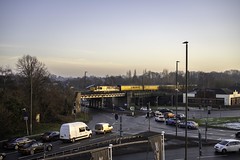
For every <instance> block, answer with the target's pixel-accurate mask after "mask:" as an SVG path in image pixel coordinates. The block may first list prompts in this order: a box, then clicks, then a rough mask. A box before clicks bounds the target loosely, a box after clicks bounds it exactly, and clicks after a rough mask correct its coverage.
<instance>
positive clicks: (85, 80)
mask: <svg viewBox="0 0 240 160" xmlns="http://www.w3.org/2000/svg"><path fill="white" fill-rule="evenodd" d="M86 84H87V71H85V72H84V86H83V87H84V90H85V89H86Z"/></svg>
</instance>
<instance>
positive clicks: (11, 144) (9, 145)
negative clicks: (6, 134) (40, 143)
mask: <svg viewBox="0 0 240 160" xmlns="http://www.w3.org/2000/svg"><path fill="white" fill-rule="evenodd" d="M31 141H33V140H32V139H29V138H27V137H16V138H11V139H9V140H8V141H7V142H4V143H3V148H5V149H16V150H17V149H18V147H20V146H22V145H24V144H26V143H29V142H31Z"/></svg>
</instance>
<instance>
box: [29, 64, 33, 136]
mask: <svg viewBox="0 0 240 160" xmlns="http://www.w3.org/2000/svg"><path fill="white" fill-rule="evenodd" d="M32 65H33V64H32V63H31V72H30V87H31V89H30V135H32V132H33V82H32V81H33V80H32V76H33V75H32V74H33V66H32Z"/></svg>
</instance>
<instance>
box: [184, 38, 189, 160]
mask: <svg viewBox="0 0 240 160" xmlns="http://www.w3.org/2000/svg"><path fill="white" fill-rule="evenodd" d="M183 44H185V45H186V76H185V78H186V84H185V90H186V91H185V92H186V95H185V96H186V97H185V101H186V102H185V103H186V107H185V115H186V118H185V160H187V147H188V139H187V119H188V115H187V111H188V94H187V93H188V41H185V42H183Z"/></svg>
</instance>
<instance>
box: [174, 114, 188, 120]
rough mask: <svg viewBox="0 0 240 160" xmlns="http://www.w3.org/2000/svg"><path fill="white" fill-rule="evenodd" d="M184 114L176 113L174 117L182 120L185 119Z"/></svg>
mask: <svg viewBox="0 0 240 160" xmlns="http://www.w3.org/2000/svg"><path fill="white" fill-rule="evenodd" d="M185 117H186V116H185V114H183V113H178V114H177V115H176V118H177V119H180V120H183V119H185Z"/></svg>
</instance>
